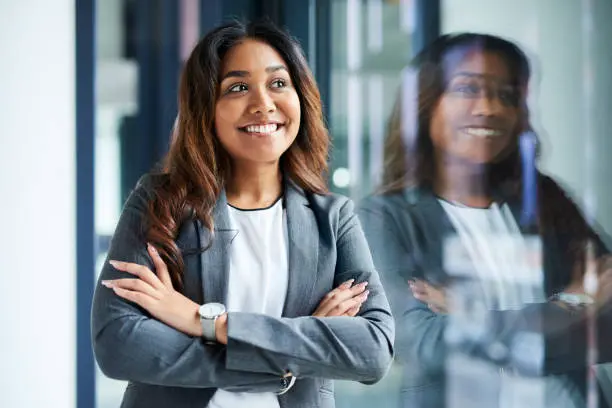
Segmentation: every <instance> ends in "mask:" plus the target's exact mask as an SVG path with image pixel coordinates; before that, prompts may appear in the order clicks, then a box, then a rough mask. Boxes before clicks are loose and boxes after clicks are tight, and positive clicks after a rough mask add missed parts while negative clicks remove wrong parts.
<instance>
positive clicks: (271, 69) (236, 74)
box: [221, 65, 288, 81]
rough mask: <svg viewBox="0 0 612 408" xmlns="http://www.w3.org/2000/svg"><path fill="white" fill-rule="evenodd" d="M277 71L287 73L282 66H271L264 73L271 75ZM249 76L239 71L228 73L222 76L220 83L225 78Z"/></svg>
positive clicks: (247, 72)
mask: <svg viewBox="0 0 612 408" xmlns="http://www.w3.org/2000/svg"><path fill="white" fill-rule="evenodd" d="M277 71H287V67H286V66H284V65H273V66H271V67H268V68H266V72H267V73H268V74H271V73H273V72H277ZM287 72H288V71H287ZM249 76H251V73H250V72H249V71H239V70H236V71H229V72H228V73H226V74H225V75H223V78H221V81H224V80H225V79H226V78H232V77H233V78H246V77H249Z"/></svg>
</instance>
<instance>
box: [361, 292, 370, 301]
mask: <svg viewBox="0 0 612 408" xmlns="http://www.w3.org/2000/svg"><path fill="white" fill-rule="evenodd" d="M369 294H370V291H369V290H366V291H365V292H363V293H362V294H361V298H362V299H363V300H364V301H365V300H366V299H367V298H368V295H369Z"/></svg>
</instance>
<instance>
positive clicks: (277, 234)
mask: <svg viewBox="0 0 612 408" xmlns="http://www.w3.org/2000/svg"><path fill="white" fill-rule="evenodd" d="M228 209H229V217H230V225H231V228H232V229H234V230H236V231H237V235H236V236H235V238H234V239H233V240H232V244H231V246H230V256H229V261H230V262H229V282H228V283H229V284H228V291H227V305H226V308H227V310H228V311H229V312H249V313H261V314H266V315H269V316H275V317H281V315H282V312H283V307H284V305H285V298H286V296H287V283H288V276H289V275H288V258H289V256H288V255H289V254H288V246H287V240H288V235H287V216H286V212H285V209H284V208H283V200H281V199H279V200H278V201H277V202H276V203H275V204H273V205H272V206H270V207H268V208H264V209H257V210H240V209H237V208H234V207H232V206H228ZM279 383H280V375H279ZM234 407H249V408H277V407H279V403H278V398H277V396H276V395H275V394H273V393H237V392H228V391H224V390H221V389H219V390H217V392H215V395H214V396H213V398H212V399H211V400H210V402H209V403H208V408H234Z"/></svg>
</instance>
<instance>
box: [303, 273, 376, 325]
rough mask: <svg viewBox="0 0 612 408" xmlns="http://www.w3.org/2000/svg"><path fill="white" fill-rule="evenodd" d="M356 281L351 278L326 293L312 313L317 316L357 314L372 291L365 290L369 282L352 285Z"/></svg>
mask: <svg viewBox="0 0 612 408" xmlns="http://www.w3.org/2000/svg"><path fill="white" fill-rule="evenodd" d="M354 281H355V280H354V279H350V280H348V281H346V282H344V283H343V284H341V285H340V286H338V287H337V288H336V289H334V290H332V291H331V292H329V293H328V294H327V295H325V297H324V298H323V300H322V301H321V303H319V306H318V307H317V310H315V312H314V313H313V314H312V315H313V316H315V317H329V316H351V317H354V316H356V315H357V313H359V308H360V307H361V305H362V304H363V302H365V301H366V300H367V298H368V294H369V293H370V291H369V290H365V288H366V286H368V282H361V283H359V284H357V285H355V286H352V285H353V282H354Z"/></svg>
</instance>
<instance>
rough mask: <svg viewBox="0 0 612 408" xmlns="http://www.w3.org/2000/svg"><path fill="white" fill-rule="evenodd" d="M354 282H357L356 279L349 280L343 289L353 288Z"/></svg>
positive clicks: (343, 285)
mask: <svg viewBox="0 0 612 408" xmlns="http://www.w3.org/2000/svg"><path fill="white" fill-rule="evenodd" d="M353 282H355V279H349V280H347V281H346V282H344V283H343V284H342V285H340V286H342V287H343V288H345V289H348V288H350V287H351V285H352V284H353Z"/></svg>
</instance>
